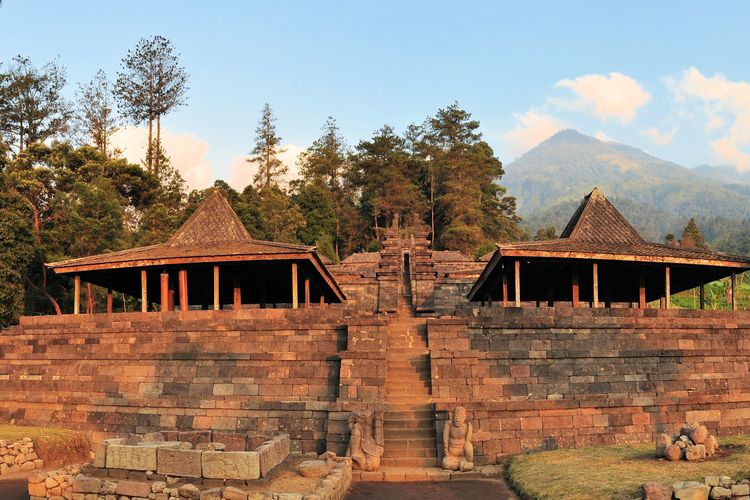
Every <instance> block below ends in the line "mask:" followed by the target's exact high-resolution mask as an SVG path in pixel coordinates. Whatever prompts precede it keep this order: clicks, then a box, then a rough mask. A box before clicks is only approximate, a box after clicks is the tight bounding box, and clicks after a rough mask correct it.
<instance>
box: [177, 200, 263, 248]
mask: <svg viewBox="0 0 750 500" xmlns="http://www.w3.org/2000/svg"><path fill="white" fill-rule="evenodd" d="M246 241H252V237H251V236H250V233H248V232H247V229H245V226H244V225H243V224H242V221H240V218H239V217H237V214H236V213H235V212H234V210H232V207H231V206H230V205H229V202H228V201H227V199H226V198H225V197H224V195H223V194H222V193H221V191H219V190H218V189H215V190H214V191H213V192H212V193H211V194H210V195H208V197H207V198H206V199H205V200H203V202H202V203H201V204H200V205H199V206H198V208H196V209H195V212H193V214H192V215H191V216H190V217H189V218H188V220H186V221H185V223H184V224H183V225H182V226H181V227H180V228H179V229H178V230H177V232H175V233H174V235H172V237H171V238H170V239H169V241H167V243H166V245H167V246H170V247H182V246H192V245H217V244H222V243H236V242H246Z"/></svg>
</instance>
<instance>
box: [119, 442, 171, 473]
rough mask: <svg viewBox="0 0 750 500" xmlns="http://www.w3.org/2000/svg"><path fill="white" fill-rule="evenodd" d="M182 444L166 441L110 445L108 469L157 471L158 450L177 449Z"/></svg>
mask: <svg viewBox="0 0 750 500" xmlns="http://www.w3.org/2000/svg"><path fill="white" fill-rule="evenodd" d="M179 445H180V443H179V442H176V441H164V442H161V443H138V444H137V445H132V446H131V445H125V444H110V445H109V446H107V468H108V469H127V470H139V471H147V470H156V464H157V461H156V450H157V449H158V448H162V447H164V448H177V447H179Z"/></svg>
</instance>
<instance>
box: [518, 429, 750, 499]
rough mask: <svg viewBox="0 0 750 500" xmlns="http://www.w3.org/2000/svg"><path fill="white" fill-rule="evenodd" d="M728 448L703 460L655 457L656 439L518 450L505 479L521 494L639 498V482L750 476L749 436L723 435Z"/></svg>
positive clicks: (525, 495) (530, 495) (722, 444)
mask: <svg viewBox="0 0 750 500" xmlns="http://www.w3.org/2000/svg"><path fill="white" fill-rule="evenodd" d="M719 445H720V446H721V447H722V450H724V452H725V453H726V454H725V455H724V456H721V457H719V458H716V459H712V460H706V461H702V462H687V461H679V462H668V461H666V460H656V459H655V458H654V448H655V445H653V444H639V445H632V446H598V447H594V448H580V449H576V450H555V451H544V452H539V453H531V454H527V455H517V456H514V457H512V458H510V459H509V460H508V463H507V465H506V478H507V480H508V482H509V483H510V484H511V485H512V486H513V487H514V488H515V489H516V491H518V492H519V493H520V494H521V496H522V498H528V499H538V498H565V499H568V498H571V499H594V498H596V499H602V498H614V499H621V498H623V499H624V498H627V499H632V498H640V487H641V484H643V483H645V482H648V481H656V482H660V483H665V484H672V483H674V482H677V481H688V480H701V481H702V480H703V478H704V476H710V475H716V476H721V475H727V476H731V477H732V478H734V479H744V478H748V477H750V436H731V437H725V438H721V439H720V440H719Z"/></svg>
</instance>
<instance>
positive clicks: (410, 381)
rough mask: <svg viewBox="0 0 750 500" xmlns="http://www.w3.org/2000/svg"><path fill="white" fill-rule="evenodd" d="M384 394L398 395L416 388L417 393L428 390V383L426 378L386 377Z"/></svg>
mask: <svg viewBox="0 0 750 500" xmlns="http://www.w3.org/2000/svg"><path fill="white" fill-rule="evenodd" d="M385 380H386V382H385V387H386V394H398V393H399V392H403V391H404V390H406V391H408V390H409V389H410V388H413V387H416V388H418V390H419V392H421V391H422V390H426V391H428V392H429V390H430V381H429V379H428V378H422V377H408V378H407V377H403V378H401V377H397V378H391V377H388V378H386V379H385Z"/></svg>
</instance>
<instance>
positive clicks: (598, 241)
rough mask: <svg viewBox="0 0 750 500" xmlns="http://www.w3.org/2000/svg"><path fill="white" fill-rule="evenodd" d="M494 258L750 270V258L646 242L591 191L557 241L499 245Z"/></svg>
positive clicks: (596, 192)
mask: <svg viewBox="0 0 750 500" xmlns="http://www.w3.org/2000/svg"><path fill="white" fill-rule="evenodd" d="M497 248H498V251H497V252H496V256H497V255H500V256H505V257H552V258H572V259H575V258H580V259H594V260H618V261H638V262H658V263H665V264H688V265H690V264H699V265H700V264H703V265H719V266H722V267H739V268H745V269H747V268H750V258H748V257H745V256H742V255H732V254H726V253H721V252H711V251H709V250H701V249H699V248H689V247H677V246H670V245H661V244H658V243H650V242H647V241H645V240H644V239H643V238H641V236H640V235H639V234H638V232H637V231H636V230H635V229H634V228H633V226H631V225H630V223H628V221H627V220H626V219H625V217H623V216H622V214H621V213H620V212H619V211H618V210H617V209H616V208H615V207H614V205H612V203H610V201H609V200H608V199H607V198H605V197H604V195H603V194H602V192H601V191H600V190H599V188H594V190H593V191H591V193H589V194H588V195H586V197H584V199H583V201H582V202H581V204H580V206H579V207H578V209H577V210H576V211H575V213H574V214H573V217H572V218H571V219H570V221H569V222H568V224H567V226H565V229H564V230H563V231H562V233H561V234H560V237H559V238H558V239H554V240H547V241H523V242H518V243H498V245H497Z"/></svg>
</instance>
